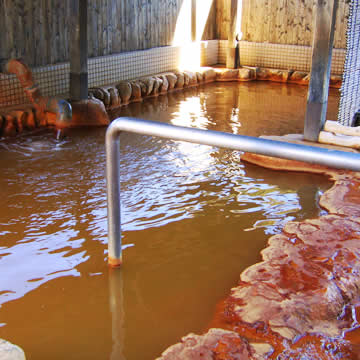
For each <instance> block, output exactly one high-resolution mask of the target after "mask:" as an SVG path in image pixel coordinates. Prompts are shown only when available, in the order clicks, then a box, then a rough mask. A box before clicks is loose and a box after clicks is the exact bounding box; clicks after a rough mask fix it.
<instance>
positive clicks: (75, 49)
mask: <svg viewBox="0 0 360 360" xmlns="http://www.w3.org/2000/svg"><path fill="white" fill-rule="evenodd" d="M70 7H71V12H70V14H71V15H70V19H69V20H70V21H69V25H70V41H69V43H70V49H69V53H70V99H71V100H73V101H77V100H84V99H87V98H88V68H87V61H88V42H87V0H72V1H70Z"/></svg>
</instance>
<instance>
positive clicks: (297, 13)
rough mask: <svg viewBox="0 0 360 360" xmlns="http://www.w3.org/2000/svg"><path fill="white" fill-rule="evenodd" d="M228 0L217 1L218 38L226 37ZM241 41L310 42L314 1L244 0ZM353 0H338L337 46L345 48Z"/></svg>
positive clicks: (299, 43) (302, 43)
mask: <svg viewBox="0 0 360 360" xmlns="http://www.w3.org/2000/svg"><path fill="white" fill-rule="evenodd" d="M229 3H230V2H229V0H217V9H216V10H217V14H216V24H217V34H216V36H217V38H218V39H223V40H225V39H227V27H228V23H229ZM241 3H242V21H241V23H242V24H241V25H242V26H241V31H242V40H246V41H252V42H269V43H275V44H289V45H311V42H312V28H313V6H314V3H315V1H314V0H242V1H241ZM349 4H350V0H339V8H338V13H337V20H336V32H335V38H334V46H335V47H336V48H340V49H345V48H346V36H345V34H346V26H347V18H348V16H349Z"/></svg>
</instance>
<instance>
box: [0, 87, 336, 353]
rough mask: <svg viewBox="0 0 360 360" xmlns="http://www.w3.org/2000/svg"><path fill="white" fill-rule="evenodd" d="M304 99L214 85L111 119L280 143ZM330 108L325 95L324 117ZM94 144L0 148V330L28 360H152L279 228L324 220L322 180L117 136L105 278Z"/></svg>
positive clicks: (97, 144)
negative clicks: (119, 242)
mask: <svg viewBox="0 0 360 360" xmlns="http://www.w3.org/2000/svg"><path fill="white" fill-rule="evenodd" d="M305 93H306V88H304V87H299V86H296V85H284V84H276V83H262V82H257V83H246V84H241V85H239V84H236V83H235V84H234V83H226V84H222V83H221V84H219V83H213V84H209V85H206V86H205V87H203V88H196V89H188V90H186V91H185V92H178V93H172V94H168V95H165V96H162V97H158V98H153V99H146V100H144V102H143V103H134V104H130V105H128V106H127V107H126V108H123V109H121V110H118V112H115V113H114V114H113V115H112V116H113V117H117V116H121V115H126V116H135V117H141V118H144V119H149V120H155V119H158V120H159V121H161V122H168V123H171V124H175V125H183V126H193V127H197V128H203V129H213V130H222V131H227V132H232V133H237V134H247V135H253V136H257V135H259V134H264V133H265V134H266V129H268V128H271V129H272V130H271V134H278V135H283V134H286V133H289V132H292V131H297V130H298V129H301V127H302V122H303V113H302V109H303V104H304V101H305ZM337 105H338V96H337V95H336V92H335V90H332V91H331V97H330V101H329V118H331V117H333V116H335V115H336V109H337ZM270 109H271V114H272V116H271V117H269V112H270ZM294 109H296V111H294ZM290 115H291V122H290V121H289V118H290ZM253 118H256V119H257V121H256V122H254V121H251V119H253ZM104 136H105V129H104V128H99V129H90V130H84V129H82V130H77V129H74V130H72V131H71V132H70V133H69V135H68V136H67V137H66V138H64V139H63V140H61V141H56V140H55V139H54V138H53V137H52V134H51V133H50V132H46V131H45V132H44V133H39V134H37V135H34V136H32V137H31V138H26V137H24V138H21V139H18V141H16V142H12V141H2V142H1V143H0V146H1V152H2V156H1V157H0V159H1V160H0V161H1V168H2V169H6V172H5V173H4V175H3V176H2V178H1V181H2V184H1V189H3V191H2V192H3V196H2V200H1V201H2V204H3V206H1V219H2V225H1V232H2V237H5V236H6V241H5V242H3V243H2V248H1V255H2V256H1V268H2V274H3V276H2V277H1V288H2V289H6V291H3V292H2V293H1V297H0V298H1V304H2V305H1V309H0V312H1V325H2V326H1V327H0V334H1V335H2V334H4V337H5V334H6V337H7V338H9V339H12V340H13V341H14V342H16V343H18V344H21V345H22V347H23V348H24V349H25V351H26V355H27V358H29V359H32V358H34V359H39V358H40V359H41V358H47V357H49V356H51V357H52V358H55V359H57V358H58V359H63V358H64V356H71V357H72V358H74V359H76V358H78V359H83V358H85V357H86V358H89V359H98V358H104V357H107V358H109V357H110V356H111V354H112V356H113V358H117V359H118V358H124V359H139V358H144V359H145V358H146V359H150V358H155V357H157V356H159V355H160V353H161V351H163V350H164V349H165V348H166V347H167V346H169V345H171V344H173V343H175V342H177V341H178V340H179V338H180V337H181V336H183V335H184V334H186V333H189V332H196V333H201V332H202V331H204V329H205V328H206V327H207V326H208V325H209V323H210V321H211V319H212V317H213V314H214V311H215V306H216V304H217V303H219V302H220V301H221V300H222V299H223V298H224V297H225V296H226V295H227V294H228V291H229V289H230V288H231V287H232V286H234V285H235V284H236V282H237V279H238V276H239V273H240V272H241V271H242V270H244V269H245V268H246V267H248V266H250V265H252V264H254V263H256V262H258V261H259V260H260V257H259V253H260V250H261V249H263V248H264V247H265V246H266V240H267V238H268V237H269V236H271V235H273V234H277V233H279V231H281V229H282V227H283V226H284V225H285V223H287V222H288V221H290V220H303V219H307V218H312V217H317V216H319V215H320V214H322V213H323V212H324V210H322V209H321V208H320V207H319V205H318V202H317V201H318V198H319V196H320V195H321V194H322V193H323V192H324V191H325V190H327V189H328V188H329V187H330V186H331V183H330V182H329V181H328V180H327V179H326V178H325V177H323V176H320V175H311V174H306V173H286V172H275V171H271V170H266V169H263V168H261V167H258V166H254V165H251V164H246V163H243V162H242V161H241V155H240V153H239V152H232V151H227V150H220V149H217V148H213V147H207V146H203V145H196V144H189V143H182V142H176V141H170V140H160V139H156V138H151V137H146V136H140V135H134V134H126V133H125V134H123V137H122V142H121V153H122V154H123V156H122V164H121V165H122V166H121V187H122V196H123V208H122V217H123V231H124V233H123V246H124V257H125V259H126V260H125V264H124V266H123V268H122V269H121V272H116V270H114V271H112V272H110V273H109V272H108V269H107V259H106V252H107V251H106V249H107V247H106V245H107V238H106V233H107V230H106V193H105V188H106V186H105V178H104V171H105V153H104ZM10 164H11V166H10ZM19 258H20V259H21V261H19V260H18V259H19ZM15 265H16V266H15ZM119 277H120V278H121V281H120V280H119V281H118V280H117V279H118V278H119ZM49 329H51V331H49ZM1 335H0V336H1ZM139 344H141V347H139Z"/></svg>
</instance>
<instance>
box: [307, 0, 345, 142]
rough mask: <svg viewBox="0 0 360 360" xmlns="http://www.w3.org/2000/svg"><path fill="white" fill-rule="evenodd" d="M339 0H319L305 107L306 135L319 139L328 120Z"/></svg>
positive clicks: (313, 139)
mask: <svg viewBox="0 0 360 360" xmlns="http://www.w3.org/2000/svg"><path fill="white" fill-rule="evenodd" d="M337 7H338V0H316V4H315V7H314V10H315V21H314V30H313V31H314V35H313V47H312V62H311V77H310V82H309V90H308V99H307V107H306V117H305V127H304V138H305V139H306V140H309V141H317V140H318V136H319V133H320V131H321V130H322V128H323V126H324V123H325V120H326V110H327V103H328V93H329V80H330V70H331V56H332V49H333V43H334V32H335V20H336V11H337Z"/></svg>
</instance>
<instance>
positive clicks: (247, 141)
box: [106, 117, 360, 267]
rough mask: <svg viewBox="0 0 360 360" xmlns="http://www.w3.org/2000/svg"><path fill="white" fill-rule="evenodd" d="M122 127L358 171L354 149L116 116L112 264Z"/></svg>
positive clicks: (110, 174)
mask: <svg viewBox="0 0 360 360" xmlns="http://www.w3.org/2000/svg"><path fill="white" fill-rule="evenodd" d="M122 131H127V132H131V133H137V134H142V135H150V136H157V137H161V138H165V139H173V140H179V141H187V142H191V143H196V144H203V145H209V146H217V147H220V148H226V149H232V150H239V151H247V152H251V153H254V154H261V155H267V156H273V157H278V158H283V159H290V160H298V161H306V162H309V163H311V164H319V165H324V166H329V167H333V168H338V169H347V170H352V171H360V154H358V153H348V152H343V151H337V150H329V149H323V148H318V147H314V146H307V145H299V144H291V143H286V142H281V141H275V140H268V139H261V138H255V137H251V136H245V135H235V134H229V133H224V132H220V131H214V130H203V129H196V128H190V127H183V126H175V125H170V124H165V123H162V122H158V121H150V120H142V119H135V118H129V117H124V118H118V119H116V120H114V121H113V122H112V123H111V124H110V125H109V127H108V129H107V131H106V182H107V199H108V231H109V234H108V249H109V252H108V259H109V260H108V262H109V265H110V266H112V267H118V266H120V265H121V263H122V256H121V255H122V254H121V214H120V133H121V132H122Z"/></svg>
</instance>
